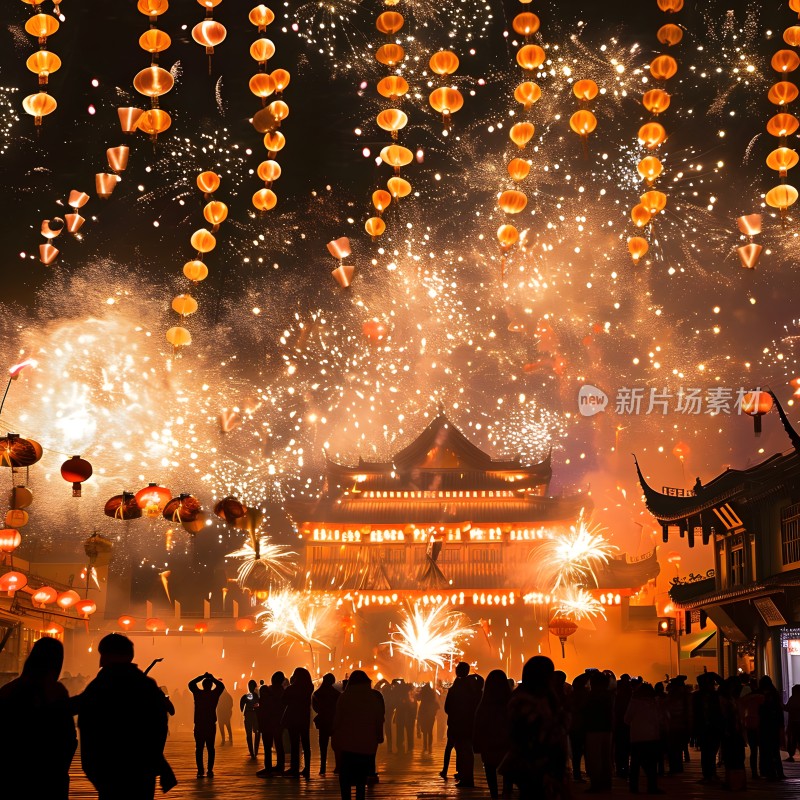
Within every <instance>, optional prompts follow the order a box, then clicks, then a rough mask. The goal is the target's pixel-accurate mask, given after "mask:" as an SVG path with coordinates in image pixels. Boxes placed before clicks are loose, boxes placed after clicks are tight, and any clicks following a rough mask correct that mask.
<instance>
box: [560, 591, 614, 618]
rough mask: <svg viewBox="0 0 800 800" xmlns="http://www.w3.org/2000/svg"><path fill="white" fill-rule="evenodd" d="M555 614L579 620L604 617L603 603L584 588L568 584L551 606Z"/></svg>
mask: <svg viewBox="0 0 800 800" xmlns="http://www.w3.org/2000/svg"><path fill="white" fill-rule="evenodd" d="M553 610H554V612H555V615H556V616H562V617H568V618H569V619H572V620H575V622H579V621H580V620H585V619H596V618H597V617H602V618H603V619H605V618H606V610H605V608H604V607H603V604H602V603H601V602H600V601H599V600H597V599H596V598H594V597H593V596H592V595H591V594H590V593H589V592H587V591H586V589H582V588H580V587H577V586H568V587H567V588H566V589H564V590H563V591H562V592H561V593H560V594H559V596H558V598H557V599H556V602H555V604H554V606H553Z"/></svg>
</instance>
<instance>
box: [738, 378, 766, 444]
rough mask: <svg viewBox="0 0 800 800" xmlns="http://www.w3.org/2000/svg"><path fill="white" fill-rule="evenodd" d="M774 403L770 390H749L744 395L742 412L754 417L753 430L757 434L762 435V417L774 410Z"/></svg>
mask: <svg viewBox="0 0 800 800" xmlns="http://www.w3.org/2000/svg"><path fill="white" fill-rule="evenodd" d="M773 405H774V404H773V402H772V397H770V394H769V392H762V391H761V390H760V389H757V390H756V391H754V392H747V394H745V395H744V396H743V397H742V402H741V409H742V413H743V414H748V415H749V416H751V417H752V418H753V432H754V433H755V435H756V436H761V417H763V416H764V414H768V413H769V412H770V411H772V406H773Z"/></svg>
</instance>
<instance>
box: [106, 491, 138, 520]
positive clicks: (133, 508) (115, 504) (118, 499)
mask: <svg viewBox="0 0 800 800" xmlns="http://www.w3.org/2000/svg"><path fill="white" fill-rule="evenodd" d="M103 513H104V514H105V515H106V516H107V517H112V518H113V519H121V520H129V519H139V518H140V517H141V516H142V509H141V508H139V506H138V505H137V503H136V495H134V494H133V492H123V493H122V494H117V495H114V497H110V498H109V499H108V500H107V501H106V504H105V507H104V508H103Z"/></svg>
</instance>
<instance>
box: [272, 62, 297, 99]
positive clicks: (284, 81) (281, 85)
mask: <svg viewBox="0 0 800 800" xmlns="http://www.w3.org/2000/svg"><path fill="white" fill-rule="evenodd" d="M269 76H270V78H272V82H273V83H274V84H275V94H277V95H278V96H280V95H281V93H282V92H283V90H284V89H285V88H286V87H287V86H288V85H289V81H290V80H291V79H292V76H291V75H290V73H289V71H288V70H285V69H274V70H272V72H271V73H270V75H269Z"/></svg>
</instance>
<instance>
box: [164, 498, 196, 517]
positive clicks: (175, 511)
mask: <svg viewBox="0 0 800 800" xmlns="http://www.w3.org/2000/svg"><path fill="white" fill-rule="evenodd" d="M200 511H201V507H200V501H199V500H198V499H197V498H196V497H194V496H192V495H191V494H188V493H185V494H180V495H179V496H178V497H173V498H172V500H170V501H169V502H168V503H167V504H166V505H165V506H164V511H163V517H164V519H166V520H169V521H170V522H193V521H194V520H195V519H197V516H198V515H199V514H200Z"/></svg>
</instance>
